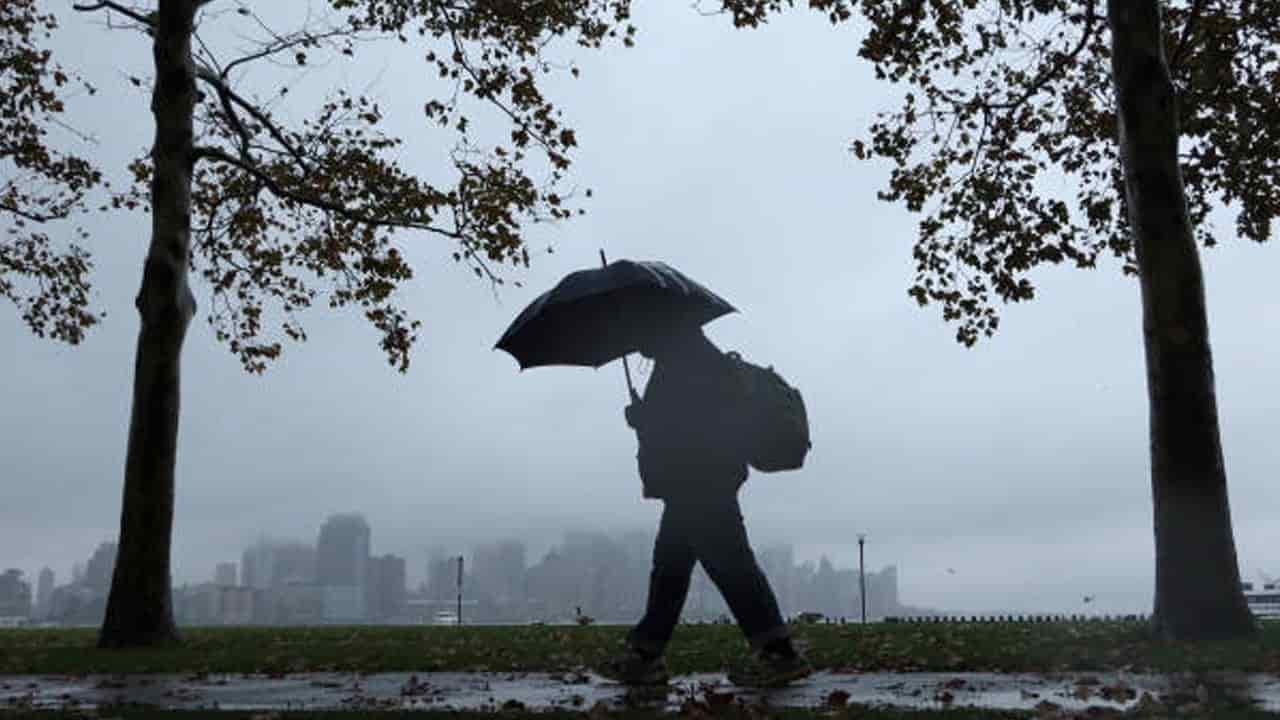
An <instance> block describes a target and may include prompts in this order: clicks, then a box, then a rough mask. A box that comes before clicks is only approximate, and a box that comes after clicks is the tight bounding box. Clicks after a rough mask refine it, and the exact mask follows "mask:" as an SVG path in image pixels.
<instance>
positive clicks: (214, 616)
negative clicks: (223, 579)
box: [174, 583, 260, 625]
mask: <svg viewBox="0 0 1280 720" xmlns="http://www.w3.org/2000/svg"><path fill="white" fill-rule="evenodd" d="M259 594H260V591H255V590H253V588H248V587H239V586H235V585H222V584H219V583H201V584H199V585H194V586H184V587H182V588H179V589H177V590H176V591H175V592H174V614H175V615H177V620H178V622H180V623H182V624H183V625H248V624H250V623H252V622H254V618H255V600H256V598H257V596H258V595H259Z"/></svg>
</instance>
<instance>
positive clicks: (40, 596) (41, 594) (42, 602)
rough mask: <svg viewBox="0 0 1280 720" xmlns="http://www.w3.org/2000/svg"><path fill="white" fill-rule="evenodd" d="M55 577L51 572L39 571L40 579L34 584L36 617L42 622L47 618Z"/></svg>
mask: <svg viewBox="0 0 1280 720" xmlns="http://www.w3.org/2000/svg"><path fill="white" fill-rule="evenodd" d="M54 583H55V576H54V574H53V570H51V569H49V568H43V569H42V570H40V579H39V580H38V581H37V583H36V608H35V613H36V617H37V618H38V619H40V620H44V619H46V618H48V617H49V609H50V603H51V602H52V601H53V588H54Z"/></svg>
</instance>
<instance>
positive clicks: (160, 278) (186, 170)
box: [98, 0, 199, 647]
mask: <svg viewBox="0 0 1280 720" xmlns="http://www.w3.org/2000/svg"><path fill="white" fill-rule="evenodd" d="M198 6H199V2H197V0H160V2H159V12H158V13H157V14H156V15H154V16H153V18H154V23H155V24H154V51H153V54H154V58H155V78H156V79H155V88H154V90H153V93H152V99H151V111H152V113H153V114H154V115H155V122H156V133H155V144H154V146H153V148H152V151H151V159H152V162H153V164H154V174H153V175H152V178H151V202H152V207H151V244H150V247H149V248H148V251H147V258H146V264H145V266H144V268H143V273H142V287H141V289H140V290H139V292H138V297H137V299H136V301H135V304H136V305H137V308H138V315H139V319H140V321H141V325H140V328H139V331H138V346H137V355H136V359H135V364H134V380H133V412H132V415H131V418H130V422H129V448H128V455H127V457H126V460H125V478H124V502H123V507H122V510H121V514H120V538H119V552H118V555H117V559H116V566H115V572H114V574H113V576H112V579H111V594H110V596H109V597H108V600H107V614H106V618H105V620H104V622H103V626H102V630H101V632H100V634H99V636H98V644H99V646H100V647H132V646H142V645H155V644H163V643H168V642H174V641H176V640H177V639H178V632H177V626H176V625H175V624H174V619H173V603H172V597H171V595H172V589H171V586H172V583H171V580H170V567H169V554H170V544H171V540H172V533H173V498H174V468H175V465H176V461H177V443H178V416H179V413H178V410H179V375H180V360H181V355H182V344H183V340H184V339H185V337H186V333H187V327H188V326H189V325H190V323H191V318H192V316H193V315H194V314H195V298H194V297H193V296H192V294H191V289H190V287H189V285H188V257H189V253H190V246H191V170H192V164H193V160H194V155H193V152H192V149H193V130H192V127H193V124H192V116H193V110H194V106H195V99H196V89H195V68H194V65H193V62H192V58H191V37H192V31H193V26H194V22H195V13H196V10H197V8H198Z"/></svg>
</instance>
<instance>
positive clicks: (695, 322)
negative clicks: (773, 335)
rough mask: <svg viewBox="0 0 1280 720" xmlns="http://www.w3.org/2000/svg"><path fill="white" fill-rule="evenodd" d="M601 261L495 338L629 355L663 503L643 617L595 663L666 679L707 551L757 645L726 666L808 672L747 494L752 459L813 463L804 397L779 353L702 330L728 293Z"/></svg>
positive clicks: (550, 353)
mask: <svg viewBox="0 0 1280 720" xmlns="http://www.w3.org/2000/svg"><path fill="white" fill-rule="evenodd" d="M600 263H601V267H599V268H596V269H587V270H576V271H574V272H572V273H569V274H568V275H566V276H565V277H564V278H563V279H561V280H560V282H558V283H557V284H556V285H555V287H553V288H551V289H550V290H548V291H547V292H544V293H542V294H541V295H539V296H538V297H537V298H535V299H534V300H533V301H532V302H530V303H529V304H528V305H527V306H526V307H525V308H524V310H522V311H521V312H520V314H519V315H517V316H516V318H515V320H513V321H512V322H511V325H510V326H509V327H508V328H507V329H506V331H505V332H504V333H503V334H502V337H501V338H499V340H498V343H497V345H496V347H497V348H498V349H501V350H504V351H506V352H508V353H510V354H511V355H512V357H514V358H515V359H516V360H517V361H518V362H519V363H520V368H521V369H526V368H532V367H546V366H552V365H576V366H584V367H597V368H598V367H600V366H602V365H604V364H606V363H609V362H612V361H614V360H618V359H621V360H622V368H623V372H624V373H625V376H626V379H627V387H628V391H629V393H630V395H631V404H630V405H629V406H628V407H627V409H626V413H625V414H626V419H627V422H628V424H630V425H631V426H632V427H633V428H635V431H636V435H637V438H638V440H639V453H638V454H637V459H638V461H639V466H640V479H641V482H642V483H643V486H644V495H645V497H649V498H656V499H660V500H662V501H663V503H664V504H665V507H664V509H663V513H662V522H661V523H660V525H659V527H658V537H657V540H656V542H655V543H654V548H653V569H652V571H651V573H650V577H649V598H648V605H647V607H646V609H645V613H644V617H643V618H641V620H640V622H639V624H637V625H636V626H635V628H633V629H632V630H631V632H630V633H629V634H628V636H627V649H626V652H625V653H624V654H623V655H622V656H620V657H618V658H617V659H615V660H614V661H612V662H610V663H608V664H607V666H605V667H602V668H599V671H600V673H601V674H602V675H605V676H607V677H610V678H614V679H617V680H620V681H622V682H626V683H630V684H658V683H664V682H666V680H667V670H666V664H665V662H664V661H663V659H662V655H663V651H664V650H665V649H666V646H667V643H668V641H670V639H671V634H672V631H673V630H674V629H675V626H676V624H677V623H678V622H679V619H680V611H681V610H682V609H683V607H684V603H685V599H686V596H687V595H688V594H689V583H690V579H691V576H692V574H693V569H694V566H695V564H697V563H702V566H703V568H705V569H706V571H707V574H708V575H709V576H710V577H711V580H712V581H713V582H714V583H715V584H716V586H717V587H718V588H719V589H720V592H721V594H722V595H723V596H724V598H725V600H727V601H728V603H729V609H730V610H731V611H732V612H733V615H734V617H735V618H736V619H737V621H738V625H739V626H740V627H741V628H742V631H743V633H744V634H745V635H746V636H747V640H748V641H749V642H750V644H751V646H752V648H753V650H754V652H753V655H752V658H753V660H754V662H752V663H751V664H750V665H748V666H745V667H741V668H737V669H735V670H734V671H732V672H730V674H729V678H730V680H732V681H733V682H735V683H737V684H740V685H753V686H774V685H783V684H786V683H788V682H791V681H793V680H797V679H799V678H802V677H805V676H806V675H808V674H810V673H811V672H812V668H810V666H809V664H808V663H807V662H806V661H805V659H804V658H803V657H801V655H800V653H798V652H796V648H795V646H794V645H793V644H792V642H791V638H790V635H789V634H788V632H787V626H786V624H785V623H784V622H783V621H782V615H781V613H780V612H779V611H778V601H777V599H776V598H775V597H774V594H773V590H772V589H771V588H770V587H769V581H768V580H767V579H766V578H765V576H764V573H763V572H761V570H760V566H759V565H758V564H757V563H756V559H755V555H754V553H752V551H751V545H750V543H749V542H748V541H747V531H746V527H745V526H744V525H743V522H742V511H741V509H740V508H739V506H738V489H739V488H741V487H742V483H743V482H745V481H746V479H747V466H748V465H750V466H751V467H753V468H755V469H757V470H760V471H761V472H783V471H788V470H796V469H799V468H800V467H801V466H802V465H803V464H804V458H805V456H806V454H807V453H808V452H809V448H810V442H809V425H808V416H807V414H806V412H805V408H804V400H803V398H802V397H801V395H800V392H799V391H798V390H796V389H795V388H793V387H791V385H790V384H788V383H787V382H786V381H785V380H784V379H783V378H782V377H781V376H780V375H778V374H777V373H776V372H774V370H773V368H772V367H769V368H764V367H760V366H759V365H754V364H752V363H749V362H746V361H745V360H743V359H742V358H741V357H740V356H737V355H736V354H733V353H730V354H725V353H722V352H720V349H719V348H717V347H716V346H715V345H714V344H712V343H711V341H710V340H708V339H707V337H706V336H705V335H703V333H702V325H704V324H705V323H708V322H710V321H712V320H714V319H716V318H718V317H721V316H723V315H726V314H728V313H731V312H735V310H734V307H733V306H732V305H730V304H729V303H728V302H726V301H725V300H724V298H721V297H720V296H719V295H716V294H715V293H714V292H711V291H710V290H708V289H707V288H706V287H703V286H702V285H701V284H699V283H697V282H695V281H694V280H693V279H691V278H689V277H688V276H687V275H684V274H683V273H681V272H679V271H678V270H676V269H675V268H673V267H671V266H670V265H667V264H666V263H663V262H656V261H633V260H617V261H614V262H611V263H610V262H607V261H606V259H605V257H604V252H603V251H601V253H600ZM636 350H638V351H639V352H640V353H641V354H642V355H644V356H645V357H648V358H650V359H652V360H653V361H654V367H653V374H652V376H651V377H650V379H649V383H648V386H647V387H646V388H645V393H644V397H643V399H642V398H640V397H639V394H638V393H637V392H636V391H635V389H634V388H633V387H632V384H631V371H630V368H629V367H628V365H627V358H626V356H627V354H628V353H631V352H633V351H636Z"/></svg>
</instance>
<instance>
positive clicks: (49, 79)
mask: <svg viewBox="0 0 1280 720" xmlns="http://www.w3.org/2000/svg"><path fill="white" fill-rule="evenodd" d="M37 5H38V3H37V2H36V0H11V1H9V2H4V3H0V169H2V172H3V174H0V222H3V228H2V230H0V232H2V233H3V234H0V297H3V298H6V299H7V300H9V301H10V302H12V303H13V304H14V305H15V306H16V307H17V308H18V312H19V314H20V315H21V317H22V320H23V322H24V323H26V325H27V326H28V327H29V328H30V329H31V331H32V332H33V333H35V334H36V335H37V336H39V337H50V338H53V339H56V340H61V341H64V342H68V343H71V344H76V343H79V342H80V341H81V340H82V339H83V338H84V334H85V332H86V331H87V330H88V329H89V328H91V327H92V326H93V325H95V324H97V322H98V321H99V320H100V319H101V312H100V311H97V310H94V309H93V308H92V307H91V304H90V283H89V272H90V270H91V269H92V262H91V259H90V257H89V254H88V253H87V252H86V251H85V250H84V249H83V248H82V247H80V246H79V245H78V244H77V243H76V242H75V241H77V240H79V241H83V240H84V238H85V231H84V229H83V228H77V227H70V228H65V229H64V228H62V227H61V226H60V224H61V223H62V222H63V221H66V220H69V219H71V218H73V217H74V216H77V215H80V214H83V213H85V212H89V211H90V210H91V208H90V207H89V196H90V193H92V192H93V191H94V190H95V189H96V188H98V187H100V186H103V185H104V183H103V179H102V174H101V172H100V171H99V170H98V168H97V167H95V166H94V165H93V164H92V163H91V162H90V161H89V160H87V159H85V158H84V157H81V156H79V155H76V154H73V153H71V152H67V151H65V150H63V149H61V148H59V147H57V146H56V144H55V140H56V138H58V137H60V136H63V134H62V133H59V132H57V131H58V130H64V129H69V130H72V132H70V133H67V135H70V136H71V137H70V140H69V143H68V144H70V141H81V140H82V139H83V137H82V135H81V134H78V133H76V132H74V129H73V128H72V127H71V125H70V124H69V123H67V122H66V121H65V120H62V119H61V116H62V115H63V114H64V112H65V109H66V108H65V104H64V98H65V96H66V94H67V93H68V92H70V91H72V90H73V89H76V88H78V89H79V90H80V91H82V92H85V93H90V94H92V93H93V92H95V91H96V89H95V88H94V87H93V86H91V85H89V84H88V83H85V82H84V81H83V80H80V79H79V78H77V77H76V76H75V74H74V73H72V72H71V71H69V70H67V69H65V68H63V67H62V66H60V65H58V64H57V63H56V62H54V60H53V57H52V54H51V52H50V51H49V50H48V49H47V48H46V47H45V46H44V45H45V43H47V42H48V40H49V38H50V37H51V35H52V33H53V32H54V30H56V28H57V26H58V23H57V19H56V17H55V16H54V15H52V14H49V13H44V12H41V11H40V10H39V9H38V8H37ZM48 225H59V228H58V229H57V230H50V229H46V228H45V227H44V226H48ZM67 235H70V236H71V238H73V240H72V241H71V242H66V241H65V240H63V238H64V237H65V236H67Z"/></svg>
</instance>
